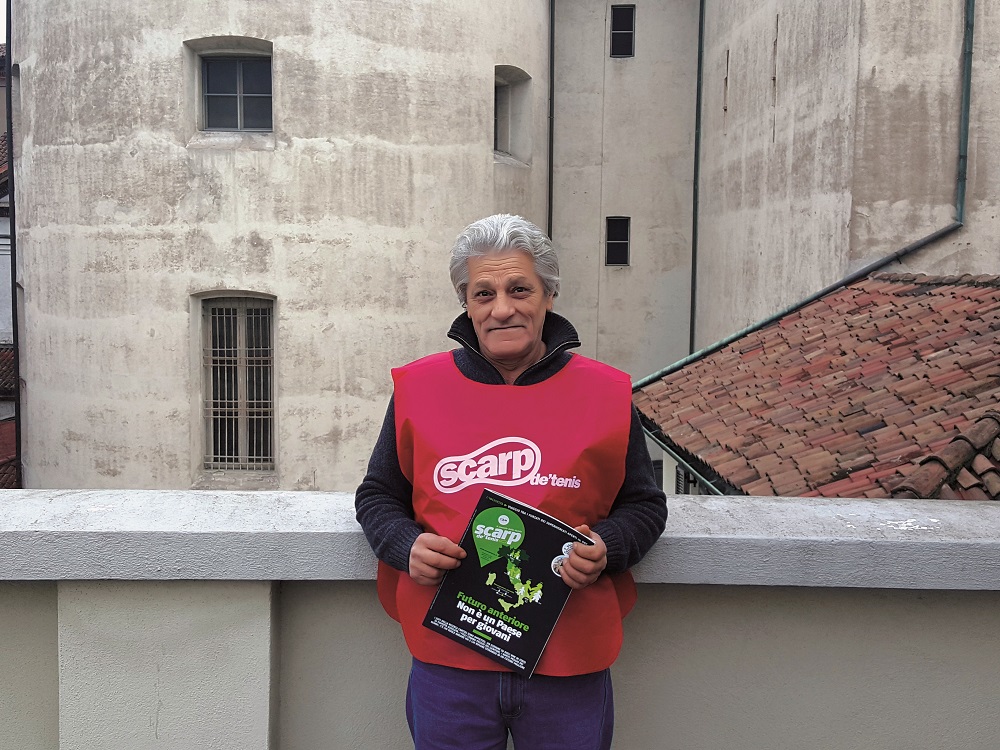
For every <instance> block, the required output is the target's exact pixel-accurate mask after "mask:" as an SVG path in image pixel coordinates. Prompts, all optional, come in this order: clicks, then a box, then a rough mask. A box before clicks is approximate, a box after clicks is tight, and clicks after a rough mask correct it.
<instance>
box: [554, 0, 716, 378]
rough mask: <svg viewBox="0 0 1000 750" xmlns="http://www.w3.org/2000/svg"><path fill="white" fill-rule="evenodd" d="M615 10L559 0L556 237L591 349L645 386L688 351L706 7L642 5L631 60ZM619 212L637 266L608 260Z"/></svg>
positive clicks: (565, 306) (566, 283)
mask: <svg viewBox="0 0 1000 750" xmlns="http://www.w3.org/2000/svg"><path fill="white" fill-rule="evenodd" d="M612 4H613V3H610V2H606V1H605V0H600V1H598V0H586V1H585V2H580V1H579V0H556V23H555V29H556V39H555V73H554V79H555V83H556V90H555V142H554V146H553V168H554V182H553V192H554V195H553V228H552V235H553V240H554V242H555V243H556V245H557V246H558V247H559V248H560V249H561V252H562V255H561V262H562V266H563V293H562V298H561V299H560V300H558V301H557V308H558V309H559V310H560V311H562V312H565V313H566V314H567V315H568V316H569V317H570V319H571V320H572V321H573V322H574V323H575V324H576V326H577V328H578V329H579V331H580V334H581V339H582V341H583V348H582V349H581V351H582V352H583V353H584V354H588V355H590V356H596V357H597V358H598V359H601V360H603V361H605V362H608V363H609V364H612V365H614V366H616V367H619V368H621V369H624V370H626V371H627V372H629V373H631V374H632V375H633V379H635V380H637V379H638V378H639V377H641V376H642V375H646V374H648V373H649V372H652V371H653V370H655V369H658V368H659V367H661V366H662V365H663V363H664V362H672V361H674V360H676V359H680V358H681V357H682V356H684V355H685V354H686V353H687V338H688V314H689V310H688V308H689V303H690V296H689V294H688V287H689V285H690V276H691V258H690V246H691V226H692V219H691V216H692V203H691V191H692V186H693V181H692V168H693V156H692V155H693V143H694V114H695V110H694V102H695V89H696V73H697V59H698V47H697V37H698V33H697V32H698V3H697V2H692V1H688V0H682V1H678V0H671V1H670V2H653V1H651V0H646V1H643V0H639V1H638V2H636V3H635V6H636V10H635V13H636V16H635V17H636V33H635V56H634V57H627V58H612V57H610V54H609V36H610V7H611V5H612ZM608 216H628V217H630V218H631V237H630V265H629V266H627V267H613V266H605V264H604V255H605V254H604V240H605V219H606V217H608Z"/></svg>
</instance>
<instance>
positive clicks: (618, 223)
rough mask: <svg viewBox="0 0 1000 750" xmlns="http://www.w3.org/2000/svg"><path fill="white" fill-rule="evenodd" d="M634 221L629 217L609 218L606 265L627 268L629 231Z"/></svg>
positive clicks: (606, 239)
mask: <svg viewBox="0 0 1000 750" xmlns="http://www.w3.org/2000/svg"><path fill="white" fill-rule="evenodd" d="M631 222H632V219H631V218H629V217H628V216H609V217H607V230H606V237H605V252H604V265H606V266H627V265H628V264H629V259H628V245H629V231H630V224H631Z"/></svg>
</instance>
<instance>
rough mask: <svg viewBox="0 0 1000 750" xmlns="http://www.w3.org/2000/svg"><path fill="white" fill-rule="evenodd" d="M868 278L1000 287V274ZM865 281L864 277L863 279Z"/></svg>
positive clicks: (877, 276) (911, 282) (928, 284)
mask: <svg viewBox="0 0 1000 750" xmlns="http://www.w3.org/2000/svg"><path fill="white" fill-rule="evenodd" d="M867 278H868V279H874V280H876V281H894V282H899V283H908V284H925V285H927V286H955V285H962V286H995V287H1000V276H993V275H990V274H978V275H976V274H971V273H964V274H961V275H960V276H930V275H928V274H925V273H873V274H872V275H871V276H869V277H867ZM862 281H864V279H862Z"/></svg>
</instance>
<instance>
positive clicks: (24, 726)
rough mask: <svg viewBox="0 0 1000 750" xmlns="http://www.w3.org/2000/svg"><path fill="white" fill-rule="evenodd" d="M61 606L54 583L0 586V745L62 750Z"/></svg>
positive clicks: (27, 749) (33, 749)
mask: <svg viewBox="0 0 1000 750" xmlns="http://www.w3.org/2000/svg"><path fill="white" fill-rule="evenodd" d="M57 607H58V601H57V596H56V584H55V583H53V582H30V583H21V582H12V581H8V580H3V581H0V674H2V675H3V679H2V680H0V738H2V739H0V743H2V745H3V746H4V747H16V748H23V750H57V748H58V747H59V634H58V614H57Z"/></svg>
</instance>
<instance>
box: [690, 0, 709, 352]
mask: <svg viewBox="0 0 1000 750" xmlns="http://www.w3.org/2000/svg"><path fill="white" fill-rule="evenodd" d="M704 71H705V0H701V2H699V3H698V73H697V84H696V86H697V88H696V91H695V98H694V101H695V104H694V185H693V186H692V189H691V203H692V206H691V312H690V313H689V314H688V352H689V353H690V352H693V351H694V342H695V315H696V314H697V312H698V197H699V193H698V187H699V185H698V183H699V180H700V179H701V98H702V92H703V88H704V79H705V72H704Z"/></svg>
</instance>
